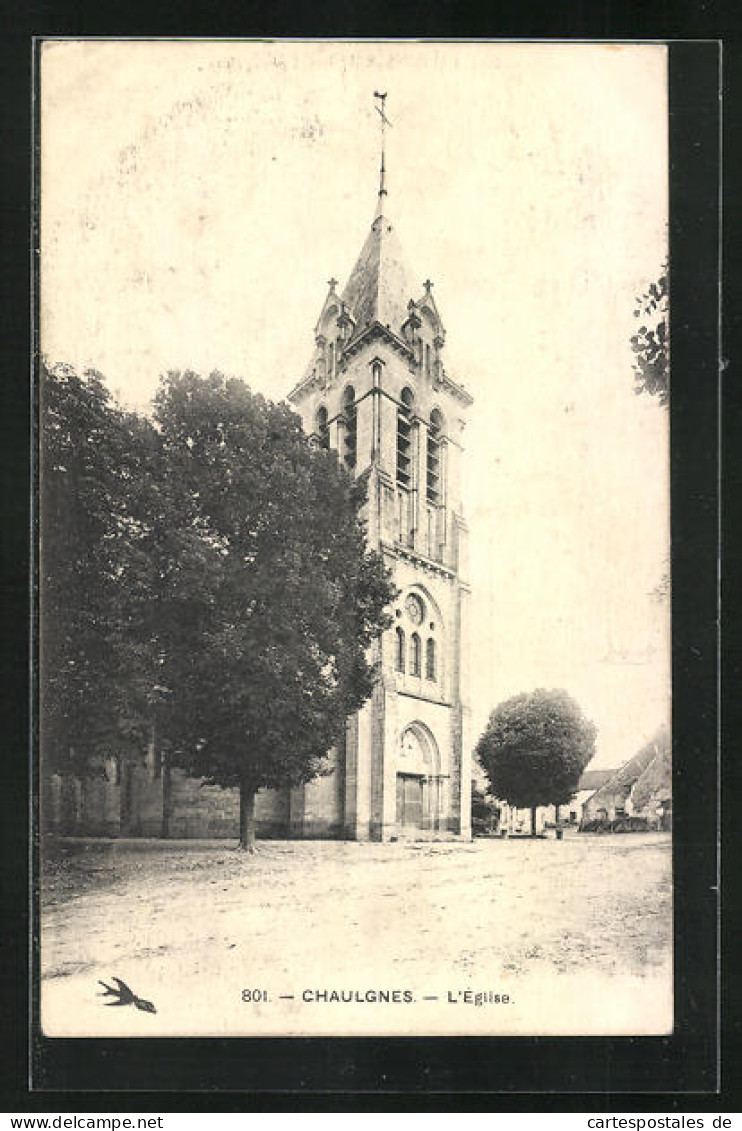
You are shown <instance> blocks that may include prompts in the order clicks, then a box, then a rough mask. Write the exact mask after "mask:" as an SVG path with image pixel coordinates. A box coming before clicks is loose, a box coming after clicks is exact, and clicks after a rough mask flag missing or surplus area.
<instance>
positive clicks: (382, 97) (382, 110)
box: [374, 90, 392, 216]
mask: <svg viewBox="0 0 742 1131" xmlns="http://www.w3.org/2000/svg"><path fill="white" fill-rule="evenodd" d="M374 98H377V99H378V100H379V102H380V103H381V105H380V106H376V108H375V109H376V113H377V114H378V115H379V117H380V118H381V168H380V170H379V203H378V208H377V212H376V215H377V216H381V214H382V211H383V204H384V199H383V198H384V197H385V196H386V160H385V158H386V127H387V126H390V127H391V124H392V123H391V122H390V121H389V119H388V118H387V116H386V91H385V92H384V93H383V94H380V93H379V91H378V90H375V91H374Z"/></svg>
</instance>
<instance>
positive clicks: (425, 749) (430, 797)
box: [397, 723, 442, 832]
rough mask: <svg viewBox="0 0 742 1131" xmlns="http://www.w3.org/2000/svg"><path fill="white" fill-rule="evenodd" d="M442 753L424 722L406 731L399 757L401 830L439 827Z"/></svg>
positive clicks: (398, 826) (398, 819) (398, 805)
mask: <svg viewBox="0 0 742 1131" xmlns="http://www.w3.org/2000/svg"><path fill="white" fill-rule="evenodd" d="M441 793H442V781H441V775H440V757H439V754H438V746H437V743H436V741H435V739H434V738H433V735H432V734H431V732H430V731H429V730H428V728H427V727H426V726H424V724H423V723H412V724H411V725H410V726H408V727H406V728H405V730H404V731H403V732H402V736H401V738H400V743H399V751H398V760H397V828H398V830H399V831H400V832H414V831H416V830H421V829H438V828H440V823H441Z"/></svg>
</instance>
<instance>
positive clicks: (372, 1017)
mask: <svg viewBox="0 0 742 1131" xmlns="http://www.w3.org/2000/svg"><path fill="white" fill-rule="evenodd" d="M37 99H38V132H37V138H36V141H37V147H38V174H39V175H38V199H37V210H38V222H39V268H38V294H37V296H36V302H37V316H38V334H39V347H40V361H39V372H38V377H37V389H38V400H39V411H38V420H37V433H38V447H39V479H38V499H39V531H40V538H39V632H38V648H39V714H38V733H39V751H38V765H37V773H36V779H37V782H38V796H37V799H36V800H37V833H38V838H39V843H40V846H41V848H40V867H39V875H38V876H37V881H38V888H39V909H38V924H37V926H38V938H39V986H38V992H39V998H40V1025H41V1031H42V1033H43V1034H44V1035H45V1036H47V1037H105V1038H111V1037H122V1038H126V1037H163V1038H164V1037H252V1036H254V1037H307V1036H309V1037H317V1036H322V1037H324V1036H334V1037H344V1036H379V1037H387V1036H390V1037H391V1036H394V1037H397V1036H422V1037H427V1036H431V1037H432V1036H565V1037H568V1036H658V1035H669V1034H672V1032H673V1006H674V1002H673V856H672V853H673V831H672V829H673V789H672V784H673V783H672V734H671V617H670V598H671V566H670V454H669V453H670V426H669V402H670V370H671V358H670V341H669V330H668V318H669V308H670V301H671V287H670V283H671V264H670V260H669V250H668V207H669V205H668V177H669V160H668V49H667V47H666V46H665V45H663V44H638V43H622V44H612V43H587V42H564V43H559V42H546V41H544V42H538V43H534V42H504V41H501V42H497V41H493V42H485V41H476V42H465V41H452V42H435V41H425V40H422V41H401V40H400V41H392V40H390V41H372V40H364V41H350V40H348V41H344V40H327V41H322V40H304V41H301V40H296V41H292V40H275V41H270V40H197V39H180V40H123V39H122V40H116V39H89V40H86V39H47V40H43V41H42V42H41V43H40V45H39V52H38V95H37Z"/></svg>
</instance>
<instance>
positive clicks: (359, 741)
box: [289, 96, 472, 840]
mask: <svg viewBox="0 0 742 1131" xmlns="http://www.w3.org/2000/svg"><path fill="white" fill-rule="evenodd" d="M377 97H382V96H377ZM380 113H381V114H382V139H383V126H384V125H385V124H386V119H385V117H384V113H383V99H382V109H381V110H380ZM337 288H338V283H337V281H336V280H335V279H331V280H330V282H329V289H328V292H327V295H326V297H325V300H324V303H323V305H322V309H321V311H320V315H319V319H318V321H317V324H316V327H315V332H314V344H315V348H314V353H313V356H312V359H311V361H310V364H309V366H308V368H307V370H306V372H305V374H304V376H303V377H302V379H301V380H300V381H299V382H298V384H297V385H296V386H295V388H294V389H293V390H292V392H291V393H290V395H289V400H290V401H291V403H292V404H293V405H294V407H295V408H296V409H297V411H298V412H300V413H301V416H302V418H303V421H304V426H305V428H306V430H307V431H308V432H310V433H313V434H314V435H315V436H316V437H317V440H318V442H319V443H322V444H324V445H326V446H328V447H332V448H335V449H337V452H338V455H339V458H340V459H341V460H342V461H343V462H344V464H345V466H346V467H347V468H348V470H349V471H350V472H352V474H354V475H361V474H364V473H368V476H369V482H368V503H367V513H366V519H367V523H368V541H369V545H370V546H371V547H372V548H375V549H377V550H378V551H379V552H380V553H381V554H382V555H383V559H384V562H385V564H386V565H387V567H388V568H390V569H391V572H392V577H393V581H394V583H395V584H396V586H397V588H398V589H399V591H400V592H399V596H398V598H397V600H396V601H395V603H394V606H393V615H394V624H393V625H392V627H391V628H390V629H389V630H388V631H387V632H386V633H385V634H384V636H383V638H382V640H381V641H380V642H379V643H378V644H377V648H378V653H379V654H378V659H379V660H380V676H379V679H378V681H377V684H376V687H375V689H374V692H373V695H372V697H371V699H370V700H369V701H368V702H367V703H366V704H365V705H364V707H363V708H362V709H361V711H360V712H359V713H358V714H357V715H356V716H354V717H353V718H351V719H350V720H349V721H348V723H347V727H346V733H345V738H344V742H343V743H341V744H340V746H339V748H338V749H337V750H334V751H333V752H332V754H331V761H332V765H333V772H332V773H331V774H329V775H327V776H325V777H322V778H319V779H317V780H316V781H313V782H310V783H309V784H308V785H306V786H303V787H301V788H300V789H299V790H293V791H292V795H291V798H290V826H291V831H292V832H293V833H294V835H299V836H339V837H343V838H347V839H354V840H390V839H394V838H397V837H403V836H416V837H417V836H426V835H430V836H435V835H440V834H446V833H447V834H449V835H450V834H455V835H459V836H462V837H465V838H468V837H469V836H470V835H471V824H470V789H471V780H470V778H471V772H470V754H469V752H470V740H469V734H468V730H469V707H468V698H467V696H468V647H469V640H468V618H469V599H470V589H469V585H468V583H467V576H468V575H467V570H468V565H467V541H468V536H467V528H466V524H465V521H464V515H463V507H462V500H461V487H460V463H461V458H462V450H463V444H462V440H463V433H464V426H465V414H466V411H467V409H468V408H469V407H470V406H471V404H472V399H471V397H470V396H469V394H468V393H467V392H466V390H465V389H464V388H463V387H462V385H460V384H459V383H458V382H457V381H456V380H454V378H453V377H452V376H451V375H450V373H449V372H448V371H447V369H446V365H445V362H444V346H445V338H446V332H445V329H444V327H443V322H442V321H441V317H440V314H439V312H438V308H437V305H436V301H435V298H434V297H433V284H432V283H431V282H430V281H426V282H425V283H423V284H422V285H418V286H416V285H415V284H414V282H413V281H411V279H410V276H409V274H408V272H407V269H406V267H405V262H404V258H403V255H402V250H401V247H400V244H399V241H398V238H397V234H396V232H395V230H394V226H393V224H392V221H391V219H390V217H389V210H388V206H387V191H386V183H385V168H384V149H383V140H382V159H381V184H380V191H379V196H378V202H377V207H376V210H375V216H374V220H373V223H372V225H371V230H370V232H369V233H368V236H367V238H366V241H365V243H364V245H363V248H362V249H361V253H360V255H359V256H358V259H357V261H356V264H355V266H354V267H353V270H352V271H351V273H350V277H349V278H348V281H347V283H346V285H345V287H344V288H343V289H342V290H341V291H339V290H338V289H337Z"/></svg>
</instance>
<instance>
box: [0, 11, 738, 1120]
mask: <svg viewBox="0 0 742 1131" xmlns="http://www.w3.org/2000/svg"><path fill="white" fill-rule="evenodd" d="M221 11H222V15H224V12H225V10H224V9H222V10H221ZM41 14H43V15H44V16H45V17H46V19H45V20H42V21H41V22H42V23H44V22H46V23H47V27H46V28H45V29H42V30H44V31H45V32H46V33H48V34H50V33H52V27H50V26H49V24H51V25H52V26H54V24H55V23H57V24H58V22H59V21H54V20H50V19H49V17H48V13H46V12H44V13H41ZM368 14H369V12H368V8H364V7H361V8H359V9H357V11H356V14H355V18H354V19H347V20H346V24H349V25H352V26H349V27H346V28H344V29H343V30H342V34H343V35H345V36H350V35H354V34H355V35H358V34H361V35H362V34H363V30H362V29H363V27H364V21H366V20H367V17H368ZM212 15H216V13H212ZM453 15H454V13H453V12H452V5H443V6H442V10H439V11H438V12H437V26H436V27H435V28H431V27H430V19H427V20H426V19H421V20H420V21H419V23H418V26H417V28H416V29H414V33H415V34H416V35H418V36H420V35H424V34H428V35H430V34H434V35H437V36H441V34H442V28H441V25H442V24H447V25H450V23H451V22H452V17H453ZM441 16H442V18H441ZM312 20H313V26H312V27H311V28H308V27H306V23H307V19H306V18H305V19H304V21H302V20H300V21H299V23H300V24H301V23H303V24H304V26H303V27H300V28H297V27H296V26H294V27H293V28H292V29H291V34H293V35H299V34H302V33H304V34H313V35H319V34H322V32H323V30H325V29H323V28H322V27H320V26H318V25H319V24H321V22H322V21H321V17H319V16H318V15H317V13H316V12H313V13H312ZM83 22H84V23H85V33H86V34H88V35H90V34H105V35H113V34H114V32H113V31H112V30H111V28H110V26H108V27H102V26H100V21H99V20H96V19H86V20H85V21H83ZM107 22H108V23H109V25H110V22H111V21H110V20H108V21H107ZM114 22H119V23H120V22H121V21H114ZM160 22H161V24H162V23H163V21H162V20H161V21H160ZM164 22H165V24H167V20H166V21H164ZM176 22H178V23H180V25H181V26H180V27H178V28H177V29H172V28H170V27H160V28H159V29H157V30H158V33H159V34H168V32H169V31H171V32H174V31H177V32H178V33H180V34H184V32H183V23H185V25H186V26H188V33H189V34H194V33H195V29H194V28H193V26H192V21H190V20H189V19H187V18H186V20H185V21H184V20H183V18H182V15H181V17H180V18H179V19H178V20H177V21H176ZM209 22H210V23H211V27H210V28H209V32H210V34H211V35H215V34H228V33H229V31H231V32H234V30H235V29H234V28H229V29H227V28H223V27H222V28H220V27H219V26H218V25H219V23H220V20H219V19H218V18H216V19H211V20H210V21H209ZM280 22H281V21H280V20H274V26H273V28H272V29H271V32H272V34H274V35H278V34H287V29H284V28H280V29H279V28H277V27H276V26H275V25H276V23H278V24H280ZM434 22H436V21H434ZM573 22H574V21H573ZM583 22H584V21H583ZM603 22H604V24H605V23H608V24H610V22H611V21H610V20H607V21H606V20H604V21H603ZM632 22H634V23H636V21H635V20H634V21H630V23H632ZM641 22H642V21H641V20H640V21H639V23H640V24H641ZM72 23H79V14H78V18H77V20H74V21H73V20H70V21H68V24H67V26H66V27H65V28H59V27H58V26H57V27H54V32H55V33H58V34H74V33H77V34H81V32H80V31H79V29H72V30H71V29H70V26H69V25H70V24H72ZM189 25H190V26H189ZM215 25H216V26H215ZM488 30H491V29H488ZM549 30H550V31H551V34H552V35H553V34H554V31H553V29H549ZM327 31H328V33H334V34H335V35H337V34H339V33H338V29H337V27H335V28H332V29H327ZM539 31H541V32H542V34H543V29H540V28H534V29H532V32H531V33H532V34H535V35H538V34H539ZM243 33H244V29H243ZM457 33H458V35H459V36H463V34H464V33H463V30H462V29H461V28H460V27H459V28H458V29H457ZM642 33H643V34H644V35H647V31H646V29H645V28H644V27H643V26H642V27H641V28H640V29H639V28H636V29H635V30H634V32H633V33H632V30H631V29H629V30H628V31H627V30H622V31H621V32H619V31H618V30H617V29H614V28H611V27H605V26H603V27H602V28H601V30H600V31H593V33H592V34H593V36H594V37H595V38H607V39H610V38H614V37H616V38H625V37H627V36H629V37H631V35H632V34H642ZM153 34H155V32H153ZM252 34H256V32H255V30H253V31H252ZM444 34H445V33H444ZM448 34H450V32H449V33H448ZM468 34H471V32H469V33H468ZM655 34H656V33H655ZM584 36H585V37H586V38H589V37H590V33H589V31H587V29H586V31H585V33H584ZM560 38H575V36H574V35H572V36H570V35H567V36H564V35H563V36H561V37H560ZM6 46H7V42H6ZM11 47H12V48H14V49H18V50H11V51H10V53H9V52H8V51H7V49H6V50H5V51H4V52H3V54H4V58H3V62H4V63H5V62H6V61H7V59H8V57H10V61H11V65H10V66H9V67H8V66H5V67H4V68H3V72H2V73H3V77H4V81H5V85H6V92H4V93H7V95H8V97H7V98H6V99H5V100H4V102H3V108H4V111H5V113H6V115H8V110H10V115H9V116H8V123H7V125H6V131H5V133H4V137H5V139H6V145H8V147H9V152H10V154H11V156H12V164H11V174H12V175H11V177H10V178H9V179H8V180H6V181H4V184H5V185H6V189H7V190H8V197H6V200H5V201H4V211H3V216H4V217H5V218H6V219H8V218H9V219H10V225H9V230H8V231H7V233H6V236H5V237H4V243H3V246H2V254H3V260H4V264H5V266H6V271H5V272H4V277H3V285H4V290H5V291H6V292H7V297H8V299H9V301H8V302H3V303H2V304H1V305H0V327H1V328H2V330H3V342H4V346H3V353H4V354H5V356H6V359H7V360H9V361H10V360H11V359H12V361H13V366H12V367H11V366H10V365H9V366H8V367H7V368H8V379H7V380H6V381H5V382H4V383H3V385H2V396H3V408H4V410H5V411H4V412H3V414H2V417H0V420H2V425H1V426H2V428H3V440H4V445H3V454H4V455H5V456H6V457H8V456H9V457H10V461H11V462H10V475H9V476H8V477H7V478H6V480H5V482H6V483H8V482H9V483H10V484H11V485H12V489H10V488H9V489H6V490H5V491H4V492H3V518H4V520H5V522H4V526H5V528H6V529H7V531H8V532H9V534H8V536H7V537H4V539H3V554H4V557H5V558H6V560H4V562H3V567H4V569H3V582H4V589H3V596H4V598H5V602H6V608H10V609H12V610H14V612H15V613H17V614H18V615H17V616H16V624H15V625H14V626H11V627H17V628H20V632H19V633H18V635H17V637H16V638H15V641H16V642H15V643H14V645H10V644H9V643H7V642H6V645H5V647H4V649H3V651H2V662H3V668H2V674H3V687H4V689H5V695H6V697H8V698H10V701H11V703H12V704H13V705H15V708H16V719H15V722H16V723H20V726H19V727H18V729H17V730H15V729H14V730H13V732H12V733H13V734H20V735H21V736H23V735H24V731H25V725H26V723H27V717H26V711H25V703H26V687H25V681H26V671H25V669H24V666H23V664H21V663H20V662H19V660H20V655H21V653H19V649H18V645H17V641H18V640H21V641H22V640H24V639H27V626H28V620H27V603H26V593H27V575H26V574H25V573H24V570H23V563H25V561H26V560H27V559H26V548H27V544H28V539H27V531H28V520H29V517H30V516H29V512H28V501H27V475H26V470H27V466H28V451H27V444H28V439H27V437H28V435H29V432H28V425H29V420H30V415H31V413H30V406H29V398H28V369H27V356H28V336H27V332H28V322H27V318H28V310H27V295H28V287H27V286H26V287H25V289H24V283H28V274H29V272H28V262H29V256H28V232H29V220H30V210H29V204H28V197H29V191H28V168H29V165H28V157H29V148H30V142H29V115H28V104H27V97H28V91H29V90H30V89H31V87H30V81H29V77H30V76H29V71H30V42H29V40H28V38H27V37H25V36H23V35H22V34H21V35H18V34H16V37H15V43H14V44H11ZM718 63H719V45H718V44H716V43H713V42H709V43H678V42H675V43H672V44H671V49H670V104H671V119H670V136H671V269H672V298H673V312H672V334H673V339H672V340H673V406H672V414H671V419H672V447H673V472H672V490H673V520H672V521H673V578H674V593H675V598H674V610H673V633H674V646H673V676H674V704H675V706H674V731H675V751H674V754H675V760H676V766H677V780H676V802H675V808H676V814H677V815H678V816H677V818H676V834H675V837H676V850H675V864H676V878H677V883H676V962H677V978H676V1012H677V1016H678V1026H677V1029H676V1033H675V1035H674V1036H673V1037H672V1038H643V1039H640V1038H615V1039H594V1038H589V1039H587V1038H580V1039H569V1038H542V1039H536V1038H519V1039H515V1038H513V1039H508V1038H487V1039H481V1038H466V1039H454V1038H451V1039H449V1038H440V1039H433V1038H428V1039H425V1038H419V1039H413V1038H409V1039H403V1040H402V1039H397V1040H392V1039H389V1040H382V1039H368V1038H367V1039H334V1040H329V1039H328V1040H322V1039H311V1040H310V1039H298V1038H292V1039H285V1040H284V1039H282V1040H270V1039H230V1040H206V1039H204V1040H201V1039H193V1038H189V1039H173V1040H168V1039H158V1040H155V1041H151V1040H149V1041H147V1040H142V1041H132V1040H128V1041H104V1040H97V1039H96V1040H60V1039H57V1040H49V1039H45V1038H37V1039H36V1041H35V1042H34V1048H33V1055H34V1062H35V1068H34V1086H35V1088H36V1089H41V1090H36V1091H34V1092H32V1093H30V1094H29V1093H27V1092H26V1089H25V1080H26V1075H27V1062H26V1049H25V1044H24V1039H23V1038H24V1036H25V1034H24V1032H23V1024H22V1023H21V1024H20V1025H19V1026H18V1027H17V1028H16V1030H15V1032H14V1035H15V1036H16V1037H17V1038H19V1039H18V1040H16V1041H15V1042H14V1043H13V1046H12V1048H10V1049H9V1050H8V1051H6V1052H5V1055H4V1058H3V1062H2V1075H3V1078H4V1081H3V1091H4V1093H5V1096H7V1097H10V1096H11V1095H13V1094H15V1095H16V1097H17V1099H18V1100H21V1101H22V1102H20V1104H19V1106H18V1107H16V1110H33V1109H38V1110H44V1111H46V1110H50V1109H54V1110H57V1111H65V1110H78V1111H79V1110H85V1109H87V1108H91V1109H99V1110H103V1111H105V1110H109V1111H110V1110H113V1109H114V1108H116V1106H117V1105H118V1106H119V1107H123V1108H125V1109H129V1110H137V1109H139V1110H144V1109H149V1110H152V1109H153V1108H154V1109H157V1108H158V1107H159V1108H167V1109H168V1110H171V1109H172V1108H173V1107H174V1106H179V1105H174V1104H173V1101H172V1094H173V1093H181V1100H182V1102H183V1103H184V1105H185V1106H186V1107H187V1108H188V1109H189V1110H194V1111H195V1110H204V1109H205V1110H211V1111H216V1110H219V1109H222V1110H227V1111H229V1110H234V1107H235V1100H236V1099H237V1096H236V1094H235V1093H240V1094H243V1095H244V1094H245V1093H250V1095H249V1109H251V1110H269V1111H270V1110H273V1111H279V1110H297V1102H298V1097H297V1095H296V1093H297V1092H299V1093H302V1099H301V1104H302V1109H303V1110H319V1109H320V1105H321V1109H322V1110H332V1109H335V1110H374V1109H383V1108H387V1107H390V1106H393V1107H394V1109H395V1110H398V1109H399V1107H400V1106H401V1103H400V1101H402V1102H404V1103H407V1102H409V1101H410V1100H412V1097H414V1100H413V1102H414V1103H415V1105H416V1109H417V1110H440V1105H441V1102H442V1101H443V1102H444V1103H445V1104H446V1106H449V1105H450V1103H451V1100H452V1098H453V1097H452V1095H451V1093H458V1092H462V1091H463V1092H466V1093H468V1095H467V1098H466V1103H467V1106H469V1107H472V1106H473V1105H474V1104H477V1106H478V1104H479V1103H481V1104H483V1105H484V1108H483V1109H484V1110H487V1109H488V1108H491V1107H492V1106H493V1103H496V1102H498V1101H497V1097H498V1096H499V1103H500V1106H502V1102H503V1100H504V1102H505V1103H507V1105H508V1108H509V1109H510V1110H517V1109H518V1108H520V1107H522V1106H523V1102H524V1100H525V1097H526V1096H530V1097H531V1100H532V1102H533V1106H535V1107H536V1108H538V1107H539V1105H541V1107H542V1108H543V1106H548V1107H549V1108H550V1109H553V1110H558V1108H559V1107H560V1106H561V1104H560V1103H559V1102H558V1101H560V1100H561V1101H563V1102H564V1103H566V1104H567V1105H568V1106H567V1107H566V1108H564V1110H596V1109H600V1110H611V1108H613V1109H614V1110H615V1109H617V1108H618V1109H620V1110H624V1111H625V1110H627V1108H628V1107H629V1104H630V1102H632V1101H633V1102H636V1103H637V1104H638V1107H639V1109H640V1110H647V1111H650V1110H657V1109H658V1106H662V1107H667V1106H668V1101H669V1103H670V1104H671V1105H672V1107H674V1108H676V1109H677V1107H678V1106H680V1105H682V1106H683V1107H684V1108H685V1109H686V1110H687V1109H688V1103H689V1102H690V1104H691V1105H692V1107H693V1108H694V1109H696V1110H698V1109H700V1106H701V1105H700V1104H699V1100H700V1098H701V1095H702V1094H705V1096H706V1097H707V1099H709V1100H710V1099H711V1098H712V1096H713V1094H714V1093H715V1092H716V1091H717V1089H718V1086H719V1080H718V1075H717V1068H718V1065H717V1046H716V1041H717V1016H716V1011H717V995H716V955H717V943H716V934H717V932H716V927H717V920H716V893H715V887H716V883H717V859H716V842H717V823H716V822H717V817H716V772H715V751H716V741H717V736H716V725H717V681H716V648H717V640H716V616H717V607H716V545H717V508H718V489H717V462H716V461H717V426H718V417H717V407H718V405H717V383H716V369H717V335H718V316H717V300H718V294H717V256H718V203H719V200H718V140H719V135H718V108H719V103H718V100H717V87H718ZM14 107H15V114H13V108H14ZM19 107H20V111H19ZM19 189H20V191H18V190H19ZM9 262H12V263H13V266H14V268H15V275H14V276H13V277H12V278H13V282H12V286H10V287H8V285H7V284H8V281H9V279H10V278H11V276H10V272H9V270H7V266H8V263H9ZM24 262H25V264H26V268H25V272H24V270H23V264H24ZM19 264H20V265H21V271H20V274H19V272H18V266H19ZM24 275H25V278H24ZM3 298H4V299H5V298H6V295H5V294H4V295H3ZM18 563H22V565H21V569H19V568H18ZM6 624H7V620H6ZM24 746H25V739H24V738H23V737H22V738H21V743H20V746H19V747H18V748H19V749H23V748H24ZM0 766H2V769H0V775H2V776H1V777H0V786H2V788H3V792H4V800H5V802H6V804H7V801H8V799H10V802H11V807H10V813H11V814H12V815H13V819H11V820H10V821H6V822H3V824H2V836H3V848H4V849H5V851H4V852H3V855H2V860H3V870H2V884H3V903H4V905H5V906H8V905H9V904H11V903H12V904H13V906H15V907H16V908H17V909H18V911H17V913H16V923H17V925H18V928H19V929H18V931H17V932H16V933H15V934H14V935H13V936H12V940H11V945H10V947H8V948H7V952H6V959H5V961H6V965H5V967H4V975H5V976H4V981H5V982H8V983H9V984H8V985H7V986H4V988H5V989H6V990H8V991H9V996H6V999H5V1000H6V1003H7V1004H6V1009H7V1008H8V1006H9V1007H10V1008H11V1009H12V1011H13V1012H12V1015H13V1016H14V1017H16V1018H18V1019H20V1020H21V1022H22V1019H23V1017H24V1015H25V1013H26V1001H25V979H23V978H22V977H18V976H17V975H16V976H15V977H12V976H11V978H10V979H8V977H7V972H8V971H12V970H13V966H12V965H10V964H8V962H7V958H10V959H11V960H13V959H15V960H16V966H15V969H16V971H17V972H22V971H23V968H24V966H25V963H24V951H25V946H26V942H25V940H26V937H27V935H26V931H27V917H26V913H25V905H26V890H25V887H24V881H25V877H24V875H23V869H22V868H21V867H19V862H20V860H21V859H23V856H24V855H25V846H26V844H27V843H28V840H27V832H28V829H27V823H26V820H25V817H26V814H27V799H26V780H25V776H24V774H23V773H22V772H19V761H18V760H17V759H16V760H11V759H9V758H8V759H4V760H2V761H1V762H0ZM681 819H682V822H683V823H682V826H681V829H680V830H679V829H678V827H677V826H678V825H680V820H681ZM5 1015H6V1017H7V1016H8V1014H7V1013H6V1014H5ZM431 1086H432V1088H435V1091H433V1090H432V1088H431ZM194 1088H197V1089H199V1091H192V1090H191V1089H194ZM282 1088H283V1089H285V1088H291V1089H293V1092H294V1094H293V1095H291V1094H286V1093H284V1094H283V1095H281V1096H279V1095H275V1094H273V1095H271V1094H270V1093H271V1092H272V1091H273V1090H274V1089H282ZM131 1089H135V1090H134V1091H132V1090H131ZM536 1089H538V1091H536ZM217 1093H219V1094H217ZM308 1093H309V1094H308ZM493 1093H495V1094H496V1095H493ZM544 1093H551V1094H550V1095H547V1094H544ZM662 1093H664V1094H665V1095H666V1097H667V1099H663V1098H662V1095H661V1094H662ZM673 1093H685V1094H686V1098H685V1099H683V1098H682V1096H678V1097H677V1098H676V1099H672V1100H671V1099H670V1096H671V1094H673ZM688 1093H695V1094H694V1095H693V1098H692V1099H691V1098H690V1096H689V1095H688ZM325 1097H326V1098H325ZM505 1097H507V1098H505ZM6 1103H7V1101H6ZM239 1106H240V1107H241V1108H244V1107H245V1106H246V1105H245V1103H244V1101H243V1102H242V1103H240V1104H239ZM529 1106H530V1105H529ZM6 1110H8V1107H7V1106H6Z"/></svg>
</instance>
